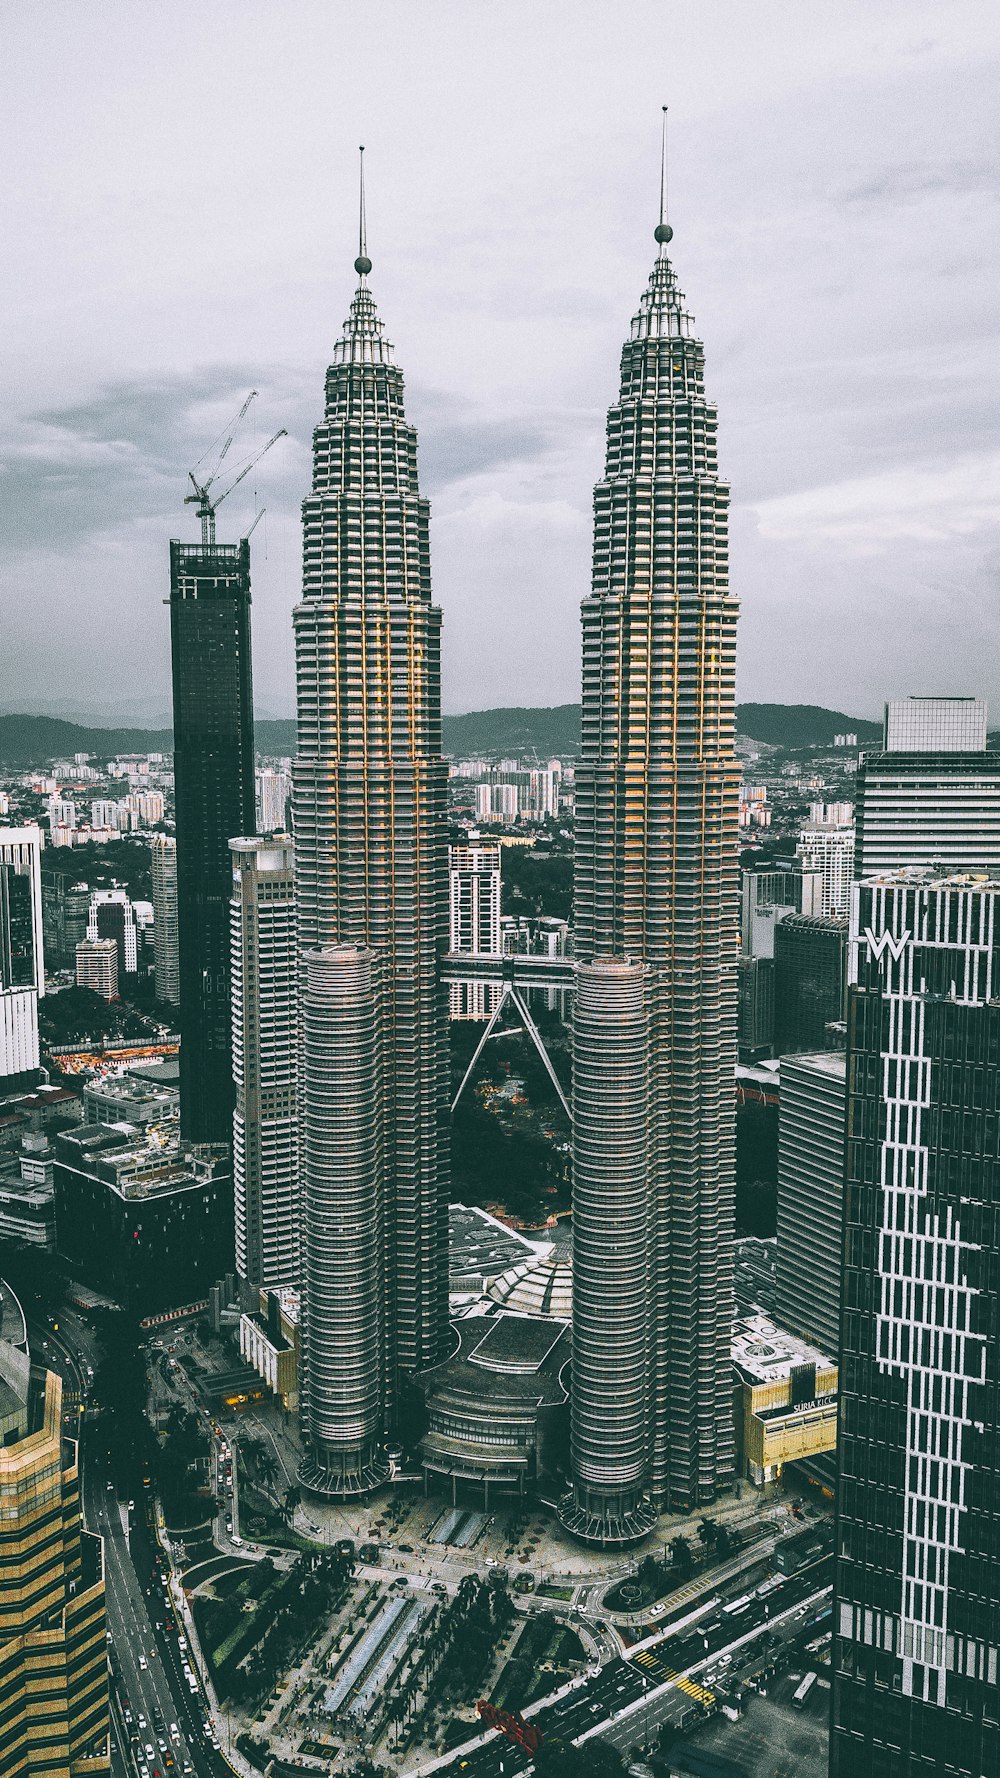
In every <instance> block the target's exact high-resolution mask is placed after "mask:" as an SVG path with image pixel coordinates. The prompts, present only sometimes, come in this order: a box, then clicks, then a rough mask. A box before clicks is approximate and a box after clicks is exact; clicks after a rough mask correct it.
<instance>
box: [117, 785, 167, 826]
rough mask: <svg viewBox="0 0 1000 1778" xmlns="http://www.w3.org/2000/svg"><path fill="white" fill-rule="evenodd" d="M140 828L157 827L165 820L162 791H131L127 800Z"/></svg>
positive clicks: (127, 805) (128, 807)
mask: <svg viewBox="0 0 1000 1778" xmlns="http://www.w3.org/2000/svg"><path fill="white" fill-rule="evenodd" d="M125 807H126V808H127V809H131V811H132V813H133V814H134V815H135V817H136V819H137V822H138V824H139V826H140V827H157V826H158V825H159V823H160V822H161V821H162V820H163V792H162V790H131V791H129V794H128V796H127V797H126V798H125Z"/></svg>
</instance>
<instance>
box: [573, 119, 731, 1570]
mask: <svg viewBox="0 0 1000 1778" xmlns="http://www.w3.org/2000/svg"><path fill="white" fill-rule="evenodd" d="M663 131H664V133H663V150H662V160H661V200H660V222H659V223H658V224H657V227H656V229H655V231H654V232H655V236H656V241H657V247H658V253H657V258H656V261H655V263H654V265H653V269H652V272H651V274H650V278H649V282H648V285H647V288H646V290H645V291H644V292H643V295H642V298H641V300H640V304H639V311H638V314H636V315H635V316H634V317H633V320H632V326H631V329H630V332H629V337H628V339H627V340H626V342H625V346H624V348H623V351H622V356H621V385H620V392H619V396H618V400H617V401H616V402H615V403H614V405H613V406H612V408H611V410H610V412H609V415H608V432H607V457H606V466H605V473H604V476H603V478H602V480H601V481H600V482H598V484H597V487H596V488H595V490H594V566H593V581H592V591H591V594H590V597H589V598H587V599H585V600H584V602H583V613H582V616H583V715H582V733H581V758H580V760H579V762H578V764H577V768H576V866H575V878H574V902H575V909H576V959H577V994H576V1003H575V1008H574V1014H573V1019H574V1026H573V1030H574V1037H573V1044H574V1068H573V1120H574V1129H573V1156H574V1158H573V1169H574V1204H573V1378H572V1388H573V1396H572V1410H571V1440H572V1465H573V1492H572V1493H571V1494H570V1495H569V1496H568V1497H567V1498H566V1499H565V1500H564V1501H563V1502H562V1503H561V1505H560V1518H561V1520H562V1523H563V1525H564V1526H565V1527H566V1529H567V1530H569V1531H570V1532H572V1533H573V1535H574V1536H576V1537H579V1538H581V1539H583V1540H584V1541H585V1542H590V1543H597V1544H603V1545H606V1546H609V1545H614V1544H618V1545H623V1544H629V1543H635V1542H637V1541H639V1540H640V1539H641V1538H642V1537H644V1536H646V1535H647V1534H648V1532H649V1530H650V1528H651V1527H652V1526H653V1525H654V1524H655V1522H656V1514H657V1511H658V1510H663V1509H664V1508H668V1509H670V1510H688V1509H690V1508H691V1507H696V1506H701V1505H704V1504H705V1503H707V1502H708V1501H711V1500H712V1499H714V1498H715V1495H716V1492H717V1490H718V1488H719V1486H720V1485H721V1484H722V1483H724V1482H725V1481H726V1480H727V1478H728V1477H730V1476H731V1474H732V1468H733V1438H732V1411H731V1404H730V1378H731V1367H730V1357H729V1340H730V1328H731V1321H732V1246H733V1224H734V1177H735V1117H734V1110H733V1070H734V1068H735V1065H736V978H735V970H734V960H733V940H732V935H733V932H734V930H735V926H736V899H737V898H736V859H737V838H738V830H737V820H736V815H737V787H738V783H739V771H738V766H737V763H736V760H735V757H734V752H733V743H734V735H735V652H736V651H735V640H736V635H735V632H736V612H737V606H736V600H735V599H734V598H733V596H732V594H731V593H730V591H729V581H728V552H727V512H728V504H729V490H728V488H727V487H726V486H725V484H724V483H723V482H721V481H720V480H719V474H718V460H717V455H716V430H717V417H716V411H715V408H714V406H713V405H712V404H711V402H710V401H709V400H708V399H707V397H706V394H705V381H704V351H703V349H702V346H701V344H700V342H699V341H698V340H696V339H694V338H693V337H692V335H691V324H690V318H689V317H688V315H687V314H686V313H685V310H684V303H683V298H682V296H681V293H680V291H679V290H678V288H677V279H676V276H675V273H674V268H673V266H672V265H671V262H670V260H669V259H668V258H667V256H666V248H667V244H668V242H669V241H670V239H671V234H672V231H671V228H670V225H669V223H668V222H667V220H666V203H667V191H666V186H667V177H666V113H664V125H663Z"/></svg>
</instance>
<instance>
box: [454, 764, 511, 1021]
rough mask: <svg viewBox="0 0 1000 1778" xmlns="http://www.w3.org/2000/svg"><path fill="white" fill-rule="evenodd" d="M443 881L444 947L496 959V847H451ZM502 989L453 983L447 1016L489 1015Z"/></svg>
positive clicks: (484, 984)
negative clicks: (446, 919) (445, 896)
mask: <svg viewBox="0 0 1000 1778" xmlns="http://www.w3.org/2000/svg"><path fill="white" fill-rule="evenodd" d="M481 788H483V789H488V788H489V786H485V785H484V786H481ZM448 885H449V936H448V949H449V950H450V951H454V952H457V953H459V954H461V955H463V956H471V957H499V955H500V953H501V948H502V947H501V940H500V848H499V846H477V845H469V846H450V847H449V848H448ZM502 991H503V990H502V988H501V986H500V985H499V984H498V983H496V982H476V981H469V982H453V983H452V984H451V987H450V988H449V991H448V992H449V1012H450V1016H451V1017H452V1018H453V1019H480V1020H481V1019H489V1018H491V1017H492V1015H493V1013H494V1012H495V1010H496V1006H497V1002H498V1000H499V998H500V995H501V993H502Z"/></svg>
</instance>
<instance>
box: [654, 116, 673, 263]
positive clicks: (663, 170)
mask: <svg viewBox="0 0 1000 1778" xmlns="http://www.w3.org/2000/svg"><path fill="white" fill-rule="evenodd" d="M673 237H674V231H673V229H672V228H671V226H670V224H669V222H668V221H667V107H666V106H665V105H664V107H663V140H662V143H661V145H660V220H659V222H658V223H657V225H656V227H655V228H654V230H653V239H654V240H655V241H657V242H658V243H659V248H660V258H661V259H663V258H664V257H665V253H666V247H667V242H668V241H672V240H673Z"/></svg>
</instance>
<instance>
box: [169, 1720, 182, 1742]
mask: <svg viewBox="0 0 1000 1778" xmlns="http://www.w3.org/2000/svg"><path fill="white" fill-rule="evenodd" d="M180 1733H181V1732H180V1729H179V1728H178V1727H177V1724H176V1723H175V1722H172V1723H171V1724H170V1739H171V1741H178V1740H179V1739H180Z"/></svg>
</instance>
